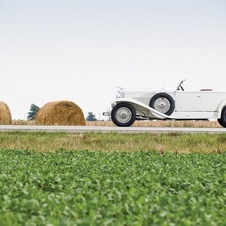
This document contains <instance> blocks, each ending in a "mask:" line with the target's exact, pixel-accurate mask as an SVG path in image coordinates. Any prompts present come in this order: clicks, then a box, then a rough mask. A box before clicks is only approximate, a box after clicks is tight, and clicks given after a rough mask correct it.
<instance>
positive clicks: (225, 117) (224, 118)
mask: <svg viewBox="0 0 226 226" xmlns="http://www.w3.org/2000/svg"><path fill="white" fill-rule="evenodd" d="M217 121H218V122H219V124H220V125H221V126H223V127H225V128H226V106H225V107H224V108H223V109H222V111H221V117H220V118H219V119H217Z"/></svg>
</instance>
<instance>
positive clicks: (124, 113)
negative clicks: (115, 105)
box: [115, 107, 132, 123]
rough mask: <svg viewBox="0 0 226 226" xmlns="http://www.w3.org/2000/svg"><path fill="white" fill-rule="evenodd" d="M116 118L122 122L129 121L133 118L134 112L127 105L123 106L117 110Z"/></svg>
mask: <svg viewBox="0 0 226 226" xmlns="http://www.w3.org/2000/svg"><path fill="white" fill-rule="evenodd" d="M115 116H116V119H117V120H118V121H119V122H120V123H127V122H129V121H130V120H131V118H132V112H131V111H130V109H129V108H127V107H121V108H119V109H118V110H117V112H116V115H115Z"/></svg>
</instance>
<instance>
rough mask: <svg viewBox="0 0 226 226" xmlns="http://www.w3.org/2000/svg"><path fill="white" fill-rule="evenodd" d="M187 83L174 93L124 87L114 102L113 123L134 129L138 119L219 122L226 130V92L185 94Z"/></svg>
mask: <svg viewBox="0 0 226 226" xmlns="http://www.w3.org/2000/svg"><path fill="white" fill-rule="evenodd" d="M184 81H185V80H183V81H181V82H180V83H179V84H178V86H177V87H176V88H175V89H174V90H165V89H162V90H150V89H124V88H120V89H119V90H118V92H117V95H116V99H115V100H114V102H113V103H112V110H111V118H112V121H113V122H114V124H115V125H117V126H131V125H132V124H133V123H134V122H135V120H154V119H155V120H156V119H157V120H210V119H215V120H218V122H219V123H220V125H221V126H223V127H226V92H219V91H213V90H212V89H201V90H199V91H185V90H184V88H183V86H182V85H183V82H184Z"/></svg>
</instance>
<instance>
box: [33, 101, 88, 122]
mask: <svg viewBox="0 0 226 226" xmlns="http://www.w3.org/2000/svg"><path fill="white" fill-rule="evenodd" d="M35 121H36V123H37V124H38V125H65V126H66V125H68V126H72V125H74V126H78V125H79V126H80V125H81V126H84V125H85V124H86V123H85V118H84V114H83V112H82V110H81V108H80V107H79V106H77V105H76V104H75V103H73V102H71V101H54V102H49V103H47V104H45V105H44V106H43V107H42V108H41V109H39V111H38V113H37V115H36V117H35Z"/></svg>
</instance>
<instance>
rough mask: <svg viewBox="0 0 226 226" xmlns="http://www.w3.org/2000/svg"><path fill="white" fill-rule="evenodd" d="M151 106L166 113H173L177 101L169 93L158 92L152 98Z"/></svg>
mask: <svg viewBox="0 0 226 226" xmlns="http://www.w3.org/2000/svg"><path fill="white" fill-rule="evenodd" d="M149 106H150V107H151V108H154V109H155V110H156V111H159V112H161V113H163V114H165V115H171V114H172V113H173V111H174V109H175V101H174V99H173V98H172V97H171V96H170V95H169V94H167V93H157V94H155V95H154V96H153V97H152V98H151V100H150V102H149Z"/></svg>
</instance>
